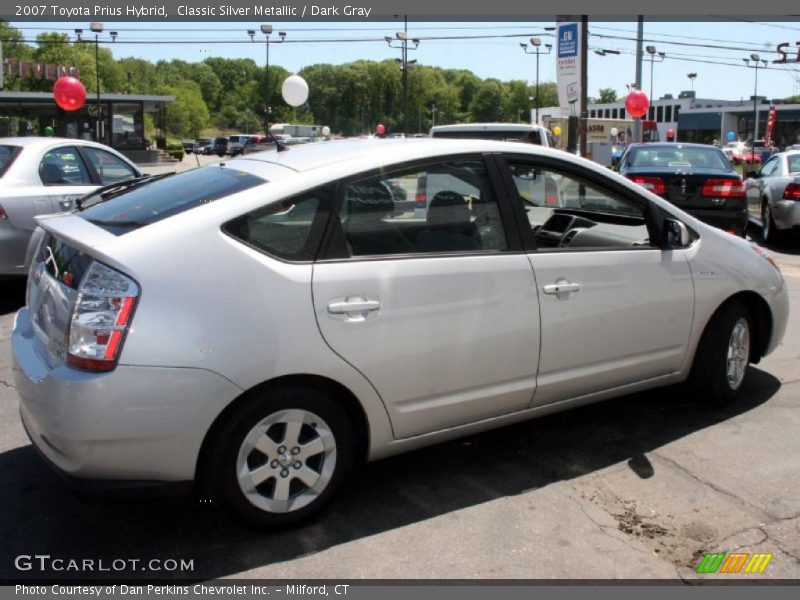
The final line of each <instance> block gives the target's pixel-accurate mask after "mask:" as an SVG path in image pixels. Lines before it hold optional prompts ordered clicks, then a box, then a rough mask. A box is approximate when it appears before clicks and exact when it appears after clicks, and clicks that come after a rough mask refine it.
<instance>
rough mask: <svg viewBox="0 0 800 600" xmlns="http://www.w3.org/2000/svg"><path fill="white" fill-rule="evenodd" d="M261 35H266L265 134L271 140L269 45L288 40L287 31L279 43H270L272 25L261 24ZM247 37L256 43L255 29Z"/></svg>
mask: <svg viewBox="0 0 800 600" xmlns="http://www.w3.org/2000/svg"><path fill="white" fill-rule="evenodd" d="M261 33H263V34H264V48H265V49H266V66H267V69H266V71H267V73H266V74H267V91H266V95H267V98H266V100H267V101H266V103H265V104H264V133H265V134H266V135H267V139H269V111H270V105H269V103H270V101H271V100H272V87H271V86H270V84H269V45H270V44H275V43H281V42H283V40H284V39H285V38H286V32H285V31H279V32H278V36H279V37H280V38H281V39H280V41H278V42H270V41H269V36H270V34H272V25H270V24H269V23H262V24H261ZM247 35H249V36H250V41H255V37H256V32H255V30H254V29H248V30H247Z"/></svg>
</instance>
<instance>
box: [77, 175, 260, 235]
mask: <svg viewBox="0 0 800 600" xmlns="http://www.w3.org/2000/svg"><path fill="white" fill-rule="evenodd" d="M265 182H266V180H265V179H262V178H261V177H257V176H255V175H251V174H250V173H245V172H244V171H237V170H236V169H230V168H226V167H220V166H217V165H213V166H209V167H204V168H201V169H194V170H193V171H186V172H184V173H179V174H177V175H172V176H170V177H166V178H164V179H157V180H156V181H153V182H152V183H149V184H145V185H141V186H139V187H137V188H134V189H132V190H131V191H129V192H125V193H122V194H120V195H119V196H115V197H113V198H112V199H111V200H108V201H106V202H103V203H101V204H96V205H94V206H90V207H89V208H87V209H86V210H84V211H83V212H81V213H79V215H80V216H81V217H83V218H84V219H86V220H87V221H89V222H90V223H94V224H95V225H98V226H100V227H102V228H104V229H105V230H106V231H109V232H111V233H114V234H117V235H119V234H122V233H127V232H129V231H133V230H134V229H138V228H140V227H144V226H146V225H150V224H151V223H156V222H157V221H160V220H162V219H166V218H167V217H171V216H173V215H177V214H179V213H182V212H184V211H187V210H190V209H192V208H195V207H197V206H200V205H201V204H207V203H209V202H213V201H214V200H219V199H220V198H224V197H226V196H230V195H231V194H235V193H237V192H241V191H244V190H247V189H250V188H252V187H254V186H257V185H260V184H262V183H265Z"/></svg>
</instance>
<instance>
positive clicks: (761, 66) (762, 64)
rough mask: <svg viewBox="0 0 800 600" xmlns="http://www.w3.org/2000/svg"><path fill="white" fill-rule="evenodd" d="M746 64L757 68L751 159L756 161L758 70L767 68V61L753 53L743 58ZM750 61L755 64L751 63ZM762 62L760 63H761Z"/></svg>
mask: <svg viewBox="0 0 800 600" xmlns="http://www.w3.org/2000/svg"><path fill="white" fill-rule="evenodd" d="M742 60H743V61H744V64H746V65H747V66H748V67H749V68H751V69H755V70H756V82H755V86H754V88H753V145H752V147H751V154H750V161H751V162H753V163H755V162H756V140H757V139H758V70H759V69H766V68H767V62H768V61H766V60H763V59H762V58H761V57H760V56H759V55H758V54H751V55H750V58H743V59H742ZM750 61H752V62H753V64H752V65H751V64H750ZM759 63H760V64H759Z"/></svg>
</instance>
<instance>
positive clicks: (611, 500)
mask: <svg viewBox="0 0 800 600" xmlns="http://www.w3.org/2000/svg"><path fill="white" fill-rule="evenodd" d="M212 159H213V160H218V159H217V157H201V160H203V162H212ZM189 161H191V162H192V164H194V161H195V159H194V157H192V156H191V155H189V156H188V157H187V158H185V159H184V165H186V164H188V162H189ZM146 170H147V169H146ZM151 172H152V170H151ZM773 250H774V251H775V255H776V258H777V260H778V262H779V264H780V265H781V268H782V270H783V273H784V276H785V279H786V282H787V285H788V286H789V289H790V293H791V302H792V305H793V306H797V305H798V302H800V238H797V239H796V240H795V242H794V243H792V244H785V245H782V246H780V247H776V248H773ZM23 303H24V289H23V286H22V285H20V283H19V282H17V283H8V282H5V283H4V282H0V473H2V480H3V485H2V486H1V487H0V548H1V550H0V578H2V579H4V580H9V579H24V578H31V579H45V578H49V577H50V578H52V577H60V578H64V577H71V578H82V577H83V578H88V577H91V578H97V577H107V576H113V577H119V576H127V577H142V578H147V579H152V578H154V577H157V578H187V577H190V578H193V579H198V578H199V579H211V578H218V577H226V576H235V575H239V576H243V577H254V578H255V577H259V578H281V579H283V578H292V579H308V578H329V579H351V578H370V579H372V578H390V579H399V578H403V579H404V578H411V579H424V578H446V579H461V578H481V579H486V578H488V579H494V578H514V579H528V578H566V579H573V578H588V579H594V578H597V579H606V578H648V579H650V578H656V579H662V578H666V579H679V578H686V579H691V578H694V577H697V576H696V575H695V568H696V566H697V564H698V562H699V560H700V558H701V557H702V556H703V553H705V552H712V551H726V552H732V551H738V552H765V553H773V554H774V557H773V558H772V560H771V562H770V563H769V565H768V568H767V569H766V571H765V572H764V573H763V574H761V575H747V576H745V575H736V576H732V575H728V576H725V575H717V576H713V577H717V578H724V577H758V578H765V579H798V578H800V494H798V490H800V435H798V431H800V371H799V370H798V366H800V341H798V340H800V319H797V318H793V319H791V320H790V325H789V328H788V331H787V333H786V337H785V339H784V342H783V344H782V345H781V346H780V347H779V348H778V350H777V351H776V352H775V353H773V354H772V355H771V356H769V357H768V358H767V359H765V360H764V361H763V362H762V363H761V364H759V365H758V366H754V367H751V371H750V374H749V379H748V383H747V387H746V390H745V393H744V394H743V397H742V398H741V400H740V401H739V402H738V403H736V404H735V405H734V406H732V407H729V408H725V409H722V410H719V409H716V410H712V409H708V408H705V407H700V406H697V405H695V404H693V403H691V402H689V401H688V400H686V399H685V398H683V397H682V396H681V391H680V389H679V388H665V389H662V390H657V391H654V392H647V393H643V394H636V395H630V396H626V397H623V398H619V399H616V400H611V401H608V402H605V403H601V404H597V405H593V406H588V407H584V408H580V409H576V410H572V411H568V412H565V413H561V414H558V415H553V416H549V417H544V418H541V419H538V420H534V421H530V422H527V423H522V424H519V425H515V426H511V427H507V428H504V429H501V430H497V431H493V432H488V433H484V434H481V435H477V436H473V437H469V438H465V439H461V440H457V441H453V442H450V443H445V444H441V445H438V446H435V447H432V448H427V449H423V450H419V451H416V452H413V453H410V454H407V455H404V456H400V457H396V458H392V459H388V460H384V461H381V462H378V463H373V464H370V465H367V466H365V467H364V468H362V469H361V470H360V471H359V472H358V473H357V474H356V475H355V477H354V478H353V479H352V480H351V481H350V482H348V483H347V484H346V485H345V486H344V489H343V490H342V492H341V493H340V494H339V496H338V498H337V500H336V501H335V502H334V504H333V506H332V507H331V508H330V510H328V511H326V512H325V513H324V514H322V515H321V516H320V517H319V518H317V519H316V520H315V521H314V522H312V523H311V524H309V525H307V526H305V527H302V528H299V529H295V530H291V531H283V532H278V533H259V532H253V531H250V530H247V529H244V528H242V527H240V526H239V525H237V524H236V523H234V522H232V521H230V520H229V519H227V518H226V517H224V516H223V515H221V514H219V513H218V512H217V511H216V510H215V508H214V507H213V506H210V505H208V504H205V503H203V502H201V501H199V500H197V499H192V498H177V499H162V500H135V501H133V500H127V501H119V500H115V501H97V500H95V501H92V502H85V501H82V500H79V499H77V498H76V497H75V496H73V495H72V494H71V493H70V492H69V491H68V488H67V486H66V484H65V483H64V482H63V481H62V480H61V479H60V478H59V477H58V476H57V475H55V474H54V473H53V472H52V471H51V470H50V469H49V468H48V467H47V466H46V465H45V464H44V463H43V462H42V460H41V459H40V458H39V457H38V456H37V455H36V453H35V451H34V450H33V449H32V447H31V446H30V444H29V442H28V440H27V438H26V436H25V433H24V431H23V429H22V427H21V424H20V421H19V417H18V414H17V397H16V392H15V389H14V385H13V377H12V373H11V365H10V352H11V349H10V343H9V338H10V332H11V328H12V321H13V314H14V311H15V310H17V309H18V308H19V307H20V306H21V305H22V304H23ZM34 554H40V555H41V554H47V555H50V556H52V557H61V558H64V559H71V558H76V559H83V558H90V559H104V560H106V561H108V562H110V561H112V560H114V559H126V560H127V559H136V558H138V559H142V560H145V561H148V560H150V559H159V560H162V561H163V560H166V559H177V560H181V559H183V560H191V561H192V564H193V570H191V571H189V572H181V571H156V572H154V571H152V570H146V571H141V570H140V569H138V568H134V567H130V568H128V567H126V569H124V570H122V571H114V572H110V573H109V572H104V573H98V572H90V573H81V572H58V571H53V570H47V571H45V572H42V571H40V570H38V569H37V568H32V569H31V570H19V569H17V568H16V567H15V558H16V557H18V556H20V555H34ZM706 577H710V576H706Z"/></svg>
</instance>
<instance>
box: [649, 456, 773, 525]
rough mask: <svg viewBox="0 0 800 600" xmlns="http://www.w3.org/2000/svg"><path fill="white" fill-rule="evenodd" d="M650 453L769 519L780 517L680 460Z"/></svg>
mask: <svg viewBox="0 0 800 600" xmlns="http://www.w3.org/2000/svg"><path fill="white" fill-rule="evenodd" d="M650 454H651V456H655V457H656V458H658V459H659V460H662V461H664V462H665V463H667V464H669V465H672V466H673V467H674V468H676V469H678V470H679V471H682V472H683V473H686V474H687V475H688V476H689V477H691V478H692V479H694V480H695V481H697V482H698V483H701V484H702V485H705V486H707V487H710V488H711V489H712V490H714V491H715V492H718V493H720V494H724V495H726V496H728V497H730V498H733V499H734V500H736V501H737V502H739V503H740V504H743V505H745V506H747V507H749V508H751V509H753V510H755V511H757V512H758V513H759V514H762V515H766V516H767V517H769V519H770V520H771V521H772V520H775V519H777V518H778V517H777V516H775V515H773V514H772V513H770V512H769V511H768V510H766V509H764V508H761V507H760V506H757V505H755V504H753V503H752V502H750V501H749V500H745V499H744V498H742V497H740V496H737V495H736V494H734V493H733V492H731V491H730V490H726V489H725V488H723V487H720V486H718V485H716V484H714V483H711V482H710V481H706V480H705V479H703V478H702V477H700V476H699V475H696V474H694V473H692V472H691V471H690V470H689V469H688V468H686V467H684V466H683V465H682V464H680V463H679V462H677V461H675V460H673V459H671V458H667V457H666V456H663V455H662V454H660V453H658V452H651V453H650ZM748 529H751V528H749V527H748Z"/></svg>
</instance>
